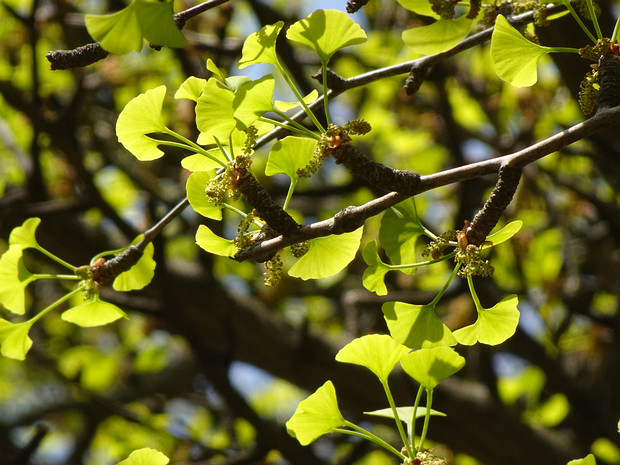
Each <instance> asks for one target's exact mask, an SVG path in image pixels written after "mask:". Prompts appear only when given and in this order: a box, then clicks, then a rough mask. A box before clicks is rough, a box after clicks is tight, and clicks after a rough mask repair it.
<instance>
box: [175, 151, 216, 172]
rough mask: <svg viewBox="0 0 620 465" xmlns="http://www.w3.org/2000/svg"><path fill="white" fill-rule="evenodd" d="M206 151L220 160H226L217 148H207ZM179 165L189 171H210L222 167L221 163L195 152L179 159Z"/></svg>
mask: <svg viewBox="0 0 620 465" xmlns="http://www.w3.org/2000/svg"><path fill="white" fill-rule="evenodd" d="M208 152H209V154H210V155H212V156H213V157H215V158H217V159H219V160H222V161H223V162H224V163H226V162H227V161H226V159H225V158H224V155H223V154H222V152H221V151H220V149H219V148H216V149H211V150H208ZM181 166H182V167H183V168H185V169H186V170H189V171H210V170H214V169H219V168H222V164H221V163H218V162H216V161H215V160H213V159H212V158H209V157H207V156H205V155H203V154H202V153H195V154H193V155H189V156H187V157H185V158H184V159H183V160H181Z"/></svg>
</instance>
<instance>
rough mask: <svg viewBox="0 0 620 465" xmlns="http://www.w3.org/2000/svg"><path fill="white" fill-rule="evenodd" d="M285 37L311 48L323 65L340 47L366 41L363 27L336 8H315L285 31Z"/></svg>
mask: <svg viewBox="0 0 620 465" xmlns="http://www.w3.org/2000/svg"><path fill="white" fill-rule="evenodd" d="M286 37H287V38H288V39H289V40H291V41H293V42H297V43H300V44H303V45H307V46H308V47H310V48H311V49H313V50H314V51H315V52H316V54H317V55H318V56H319V58H320V59H321V63H322V64H323V66H327V63H328V62H329V59H330V58H331V56H332V55H333V54H334V53H336V52H337V51H338V50H340V49H341V48H344V47H348V46H349V45H356V44H361V43H363V42H365V41H366V33H365V32H364V31H363V29H362V28H361V27H359V25H357V24H356V23H355V22H354V21H353V20H352V19H351V18H349V17H348V16H347V15H346V13H344V12H342V11H338V10H316V11H315V12H314V13H312V14H311V15H310V16H308V17H306V18H304V19H302V20H300V21H297V22H296V23H294V24H293V25H292V26H291V27H290V28H289V29H288V30H287V31H286Z"/></svg>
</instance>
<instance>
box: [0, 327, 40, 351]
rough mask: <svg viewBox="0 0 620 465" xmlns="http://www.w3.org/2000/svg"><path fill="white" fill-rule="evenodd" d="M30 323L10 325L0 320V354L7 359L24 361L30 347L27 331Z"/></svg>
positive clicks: (30, 342) (30, 340)
mask: <svg viewBox="0 0 620 465" xmlns="http://www.w3.org/2000/svg"><path fill="white" fill-rule="evenodd" d="M31 326H32V322H30V321H25V322H23V323H11V322H9V321H6V320H3V319H1V318H0V353H2V355H4V356H5V357H8V358H13V359H15V360H24V359H25V358H26V353H28V351H29V350H30V348H31V347H32V339H30V337H29V336H28V331H30V327H31Z"/></svg>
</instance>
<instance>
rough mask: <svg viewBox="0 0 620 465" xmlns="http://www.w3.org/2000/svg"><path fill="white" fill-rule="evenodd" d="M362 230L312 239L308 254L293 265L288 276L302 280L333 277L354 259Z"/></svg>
mask: <svg viewBox="0 0 620 465" xmlns="http://www.w3.org/2000/svg"><path fill="white" fill-rule="evenodd" d="M362 230H363V228H359V229H357V230H355V231H352V232H350V233H344V234H339V235H333V236H328V237H319V238H317V239H312V240H311V241H310V248H309V249H308V252H306V254H305V255H304V256H303V257H301V258H300V259H299V260H297V261H296V262H295V263H294V264H293V266H292V267H291V269H290V270H289V271H288V274H289V275H290V276H293V277H294V278H301V279H304V280H305V279H320V278H326V277H328V276H332V275H335V274H336V273H338V272H339V271H340V270H342V269H343V268H344V267H345V266H347V265H348V264H349V263H350V262H351V261H352V260H353V259H354V258H355V253H356V252H357V249H358V248H359V246H360V240H361V238H362Z"/></svg>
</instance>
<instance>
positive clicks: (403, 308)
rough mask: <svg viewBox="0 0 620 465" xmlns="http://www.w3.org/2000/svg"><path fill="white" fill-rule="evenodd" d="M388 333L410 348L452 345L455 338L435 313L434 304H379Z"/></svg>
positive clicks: (454, 342)
mask: <svg viewBox="0 0 620 465" xmlns="http://www.w3.org/2000/svg"><path fill="white" fill-rule="evenodd" d="M381 310H382V311H383V316H384V317H385V321H386V322H387V325H388V329H389V330H390V334H391V335H392V337H393V338H394V340H395V341H396V342H398V343H399V344H403V345H405V346H407V347H410V348H412V349H422V348H429V347H438V346H452V345H455V344H456V339H455V338H454V336H453V335H452V332H451V331H450V330H449V329H448V327H447V326H446V325H445V324H443V322H442V321H441V320H440V319H439V317H438V316H437V314H436V313H435V306H434V305H432V304H427V305H411V304H406V303H404V302H386V303H384V304H383V305H382V306H381Z"/></svg>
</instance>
